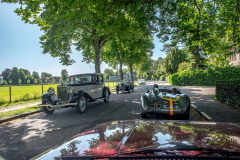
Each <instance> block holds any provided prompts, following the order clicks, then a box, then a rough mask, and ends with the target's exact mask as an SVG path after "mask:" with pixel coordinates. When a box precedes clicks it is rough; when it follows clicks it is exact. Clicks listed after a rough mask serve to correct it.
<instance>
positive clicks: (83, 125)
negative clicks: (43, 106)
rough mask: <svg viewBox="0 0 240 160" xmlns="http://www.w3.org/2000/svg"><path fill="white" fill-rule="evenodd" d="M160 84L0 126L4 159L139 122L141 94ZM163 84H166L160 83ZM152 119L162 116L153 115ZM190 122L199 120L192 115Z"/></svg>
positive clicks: (0, 150)
mask: <svg viewBox="0 0 240 160" xmlns="http://www.w3.org/2000/svg"><path fill="white" fill-rule="evenodd" d="M154 83H156V82H148V83H147V85H144V86H137V87H135V90H134V92H131V93H127V92H123V93H121V92H120V94H116V93H115V92H113V93H112V94H111V96H110V101H109V102H108V103H104V102H103V101H97V102H93V103H88V106H87V111H86V112H85V113H84V114H78V113H77V112H76V110H75V108H66V109H62V110H57V111H55V112H54V113H53V114H52V115H46V114H45V113H39V114H35V115H32V116H29V117H26V118H23V119H18V120H15V121H12V122H10V123H5V124H1V125H0V159H31V158H33V157H35V156H37V155H38V154H40V153H42V152H44V151H46V150H48V149H50V148H52V147H54V146H56V145H59V144H61V143H63V142H64V141H66V140H67V139H68V138H70V137H72V136H74V135H76V134H78V133H79V132H82V131H85V130H87V129H89V128H91V127H93V126H95V125H97V124H101V123H104V122H107V121H115V120H139V119H142V118H141V116H140V95H141V94H142V93H144V92H145V91H146V88H150V87H152V86H153V84H154ZM158 84H159V85H163V83H158ZM149 119H152V120H162V119H161V117H157V116H149ZM189 120H196V118H195V117H193V116H190V119H189Z"/></svg>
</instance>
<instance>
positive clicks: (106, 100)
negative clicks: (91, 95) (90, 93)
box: [104, 90, 109, 103]
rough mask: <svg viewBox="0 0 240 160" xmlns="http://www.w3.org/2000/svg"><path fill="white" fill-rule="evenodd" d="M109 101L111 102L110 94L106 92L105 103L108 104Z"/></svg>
mask: <svg viewBox="0 0 240 160" xmlns="http://www.w3.org/2000/svg"><path fill="white" fill-rule="evenodd" d="M108 101H109V93H108V91H107V90H106V92H105V99H104V102H105V103H107V102H108Z"/></svg>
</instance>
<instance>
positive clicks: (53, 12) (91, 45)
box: [2, 0, 160, 73]
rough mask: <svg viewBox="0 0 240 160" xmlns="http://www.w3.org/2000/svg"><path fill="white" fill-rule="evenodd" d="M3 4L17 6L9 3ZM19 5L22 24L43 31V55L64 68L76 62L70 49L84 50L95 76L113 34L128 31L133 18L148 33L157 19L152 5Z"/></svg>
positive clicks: (41, 0) (40, 1) (26, 1)
mask: <svg viewBox="0 0 240 160" xmlns="http://www.w3.org/2000/svg"><path fill="white" fill-rule="evenodd" d="M2 2H8V3H17V1H12V0H2ZM18 3H19V4H21V5H25V7H22V6H21V7H20V8H17V9H16V10H15V12H16V13H17V14H18V15H20V16H22V20H23V21H24V22H26V23H30V24H38V26H40V27H41V30H43V31H44V33H45V34H44V35H42V36H41V37H40V40H41V44H42V48H43V53H44V54H46V53H49V54H50V55H51V56H53V57H60V62H61V63H62V64H63V65H71V64H72V63H74V62H75V60H73V59H71V58H70V53H71V52H72V51H71V46H72V45H76V46H77V48H76V49H77V50H83V52H82V54H83V56H84V59H83V61H86V62H94V63H95V72H96V73H100V63H101V61H100V50H101V48H102V47H103V46H104V45H105V44H106V43H107V42H108V41H109V40H111V39H112V38H113V37H114V36H115V33H116V31H118V32H119V33H120V32H122V33H124V32H125V31H126V30H128V23H125V22H126V19H128V20H131V18H132V19H133V18H134V20H135V21H137V22H139V23H138V26H137V28H140V29H141V30H144V31H147V32H151V30H153V29H154V28H155V27H154V26H153V23H150V22H153V20H154V18H155V17H156V9H155V8H154V7H155V2H153V1H149V2H148V3H146V2H145V0H140V1H139V0H133V1H128V0H123V1H111V0H103V1H88V0H84V1H79V0H73V1H56V2H55V1H54V2H52V1H45V0H34V1H32V0H22V1H19V2H18ZM159 3H160V2H158V4H159ZM75 42H77V43H75ZM93 59H94V60H93Z"/></svg>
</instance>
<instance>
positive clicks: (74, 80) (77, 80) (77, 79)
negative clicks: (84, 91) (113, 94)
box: [70, 75, 92, 84]
mask: <svg viewBox="0 0 240 160" xmlns="http://www.w3.org/2000/svg"><path fill="white" fill-rule="evenodd" d="M70 82H71V84H84V83H91V82H92V77H91V76H88V75H79V76H74V77H70Z"/></svg>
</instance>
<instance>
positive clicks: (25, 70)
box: [19, 68, 31, 75]
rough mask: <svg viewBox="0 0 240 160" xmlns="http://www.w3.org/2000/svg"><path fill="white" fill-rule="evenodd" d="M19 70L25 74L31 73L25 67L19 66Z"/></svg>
mask: <svg viewBox="0 0 240 160" xmlns="http://www.w3.org/2000/svg"><path fill="white" fill-rule="evenodd" d="M19 71H23V72H24V74H25V75H31V73H30V71H29V70H27V69H22V68H20V69H19Z"/></svg>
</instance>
